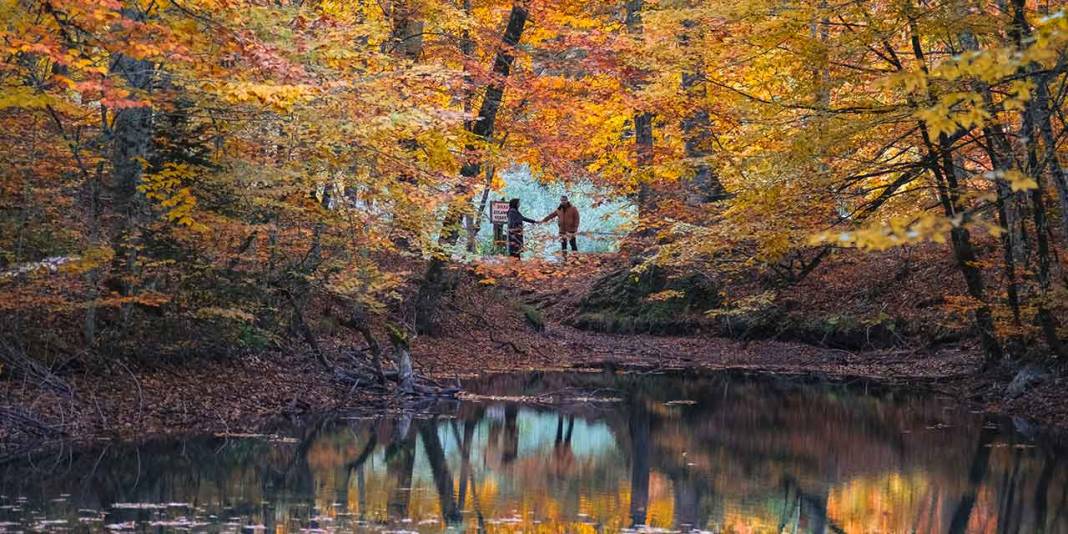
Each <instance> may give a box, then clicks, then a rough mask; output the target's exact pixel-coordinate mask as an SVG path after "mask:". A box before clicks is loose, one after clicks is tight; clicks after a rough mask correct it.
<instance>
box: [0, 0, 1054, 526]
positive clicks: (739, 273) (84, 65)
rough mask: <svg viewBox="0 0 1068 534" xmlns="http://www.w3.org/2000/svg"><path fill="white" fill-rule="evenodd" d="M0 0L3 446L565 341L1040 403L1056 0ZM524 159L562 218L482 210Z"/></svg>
mask: <svg viewBox="0 0 1068 534" xmlns="http://www.w3.org/2000/svg"><path fill="white" fill-rule="evenodd" d="M0 15H2V20H3V28H0V37H2V40H0V50H2V52H3V54H2V55H3V58H2V60H0V124H2V127H0V441H2V442H5V443H6V444H5V445H0V459H3V458H14V457H16V456H17V455H19V454H23V453H25V452H26V451H28V450H37V449H39V448H40V447H42V445H43V444H45V443H50V442H55V441H63V440H68V439H89V438H92V437H98V436H101V435H108V436H117V437H121V438H123V439H129V438H134V437H137V436H143V435H147V434H156V433H168V432H172V431H207V432H216V431H222V430H223V429H225V431H226V432H232V431H234V432H236V431H239V430H240V431H245V430H248V431H254V430H257V429H260V428H262V425H263V424H264V422H265V421H269V420H272V418H274V417H277V416H279V415H282V414H288V415H293V414H306V413H322V412H325V411H327V410H332V409H336V408H338V407H339V406H342V405H344V406H350V407H351V406H355V405H359V406H370V405H375V406H380V405H384V406H391V407H393V408H397V409H403V410H406V411H409V412H411V411H415V412H418V411H420V410H423V409H426V407H425V406H424V405H423V404H420V403H426V402H431V401H432V400H433V399H443V398H448V399H455V398H456V397H457V396H460V397H462V395H463V391H462V390H463V389H464V388H463V386H462V384H461V383H462V381H463V380H464V379H465V376H468V375H471V374H477V373H478V372H480V371H481V372H490V371H515V370H517V369H527V370H544V369H561V368H574V367H582V368H594V369H599V370H608V371H619V370H621V369H623V370H627V371H628V372H636V373H645V372H650V371H651V370H655V371H657V372H660V371H664V370H666V369H671V370H676V371H677V370H680V369H688V370H695V369H704V370H715V369H724V368H730V369H738V368H744V369H747V370H754V371H762V372H770V373H785V374H790V375H799V374H800V375H805V376H819V377H821V379H827V378H834V377H839V378H840V377H846V376H848V377H858V376H859V377H863V378H864V379H866V380H873V381H876V382H879V383H887V382H891V383H893V384H894V385H896V386H902V387H914V386H916V385H918V384H923V385H925V387H929V388H933V389H938V390H940V391H943V392H947V393H949V394H950V395H951V396H955V397H958V398H960V399H968V402H970V403H972V404H971V406H973V407H974V408H977V409H981V410H992V411H994V412H999V413H1002V414H1008V415H1019V416H1026V417H1033V418H1036V419H1037V420H1038V422H1040V423H1042V424H1043V425H1047V426H1048V427H1049V428H1050V429H1061V430H1063V429H1068V396H1066V394H1065V393H1064V392H1063V391H1061V390H1062V389H1063V387H1062V386H1059V385H1058V384H1061V376H1063V372H1064V371H1065V368H1064V366H1063V361H1064V359H1065V358H1068V313H1066V311H1068V141H1066V138H1068V115H1066V113H1068V101H1066V99H1068V6H1066V5H1064V4H1062V3H1060V2H1057V1H1049V0H1043V1H1035V0H985V1H980V0H940V1H933V0H879V1H844V0H843V1H835V0H806V1H794V2H791V1H784V0H751V1H744V2H740V1H733V0H603V1H602V0H515V1H508V2H501V1H490V0H0ZM1062 157H1064V158H1066V160H1065V161H1062V160H1061V158H1062ZM520 174H521V175H522V176H524V177H525V178H524V179H525V180H527V182H524V184H525V185H524V186H523V187H528V188H532V189H536V190H539V191H540V190H544V191H549V190H550V189H549V188H551V190H552V191H554V192H556V191H560V192H564V193H570V196H571V202H572V204H574V205H575V206H576V207H577V208H578V210H579V211H580V212H581V213H582V219H581V220H582V223H581V224H582V226H580V227H579V229H578V232H577V236H578V240H577V249H578V250H577V251H572V252H571V253H570V254H567V253H560V252H556V250H557V249H556V247H557V244H558V241H557V239H558V237H557V235H556V228H557V222H547V223H546V225H544V226H543V225H541V224H537V223H540V222H541V221H540V219H542V217H544V216H545V215H546V212H545V211H542V212H537V211H538V210H540V209H542V208H541V207H540V205H538V206H539V207H538V208H534V207H533V204H532V201H531V200H530V199H529V198H521V199H520V200H521V201H522V202H523V204H521V207H520V210H524V213H523V215H524V216H529V217H534V218H535V219H538V220H536V221H534V223H530V224H528V225H527V226H528V230H527V232H528V234H527V240H528V246H527V250H525V251H524V252H522V253H517V254H516V256H519V257H517V258H509V257H508V256H507V255H506V254H505V253H504V252H505V251H504V250H502V247H505V248H507V246H508V245H504V244H502V243H503V241H501V239H503V238H500V237H499V235H498V237H497V238H494V237H491V236H490V234H492V233H493V232H492V231H491V229H493V226H494V221H492V220H491V211H492V210H493V207H492V206H493V204H494V201H498V200H507V198H506V194H505V192H506V189H507V188H509V187H512V188H514V187H516V185H515V180H516V179H517V178H515V177H516V176H518V175H520ZM512 190H514V189H512ZM554 195H555V193H554ZM557 196H558V195H557ZM553 198H554V202H555V196H554V197H553ZM526 206H531V207H526ZM553 209H555V206H554V207H553ZM517 213H518V212H517ZM560 213H561V214H562V213H563V212H560ZM595 213H596V214H597V215H594V214H595ZM558 222H559V224H560V226H559V228H560V232H561V235H562V234H563V232H564V231H565V230H564V228H565V227H564V217H563V215H561V216H560V220H559V221H558ZM575 224H576V225H577V224H579V223H578V219H576V220H575ZM522 225H523V223H522V222H521V223H520V228H521V227H522ZM496 231H497V232H498V234H499V233H500V232H501V231H502V230H501V228H497V229H496ZM539 232H540V233H539ZM572 236H574V234H572ZM595 239H596V240H599V241H597V242H596V243H597V246H596V247H594V246H592V244H593V243H594V240H595ZM539 240H541V241H539ZM539 242H541V243H542V244H538V243H539ZM545 243H547V244H548V245H545V246H543V245H544V244H545ZM564 246H565V250H566V246H567V243H566V242H565V243H564ZM575 246H576V245H572V247H575ZM536 247H542V248H536ZM543 251H547V252H543ZM497 393H498V394H504V393H501V392H497ZM511 394H515V395H518V393H517V392H512V393H511ZM657 402H662V401H657ZM383 403H384V404H383ZM413 403H415V404H413ZM398 407H401V408H398ZM643 409H644V408H643ZM480 413H481V412H480ZM413 432H414V431H413ZM431 434H432V432H431ZM429 435H430V434H428V435H427V436H429ZM413 436H414V434H413ZM427 436H424V437H423V439H427ZM413 439H414V438H413ZM569 439H570V438H569ZM372 448H373V446H372ZM1050 469H1051V473H1052V472H1053V471H1052V469H1053V468H1052V467H1051V468H1050ZM1050 476H1052V475H1050ZM346 480H347V479H346ZM1047 482H1048V481H1047ZM450 484H451V481H450ZM798 491H800V490H798ZM940 498H941V497H940ZM0 504H2V503H0ZM825 504H826V503H825ZM968 511H969V513H971V509H969V510H968ZM824 515H826V513H825V511H824ZM969 517H970V516H969ZM1036 517H1037V516H1036ZM0 519H2V518H0ZM1017 528H1019V525H1017ZM0 530H2V529H0ZM984 531H986V530H984ZM962 532H963V531H962Z"/></svg>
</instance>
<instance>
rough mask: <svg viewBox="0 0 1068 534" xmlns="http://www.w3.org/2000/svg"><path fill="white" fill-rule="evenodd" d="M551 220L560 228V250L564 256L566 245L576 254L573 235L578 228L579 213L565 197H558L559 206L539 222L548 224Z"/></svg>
mask: <svg viewBox="0 0 1068 534" xmlns="http://www.w3.org/2000/svg"><path fill="white" fill-rule="evenodd" d="M552 219H556V224H557V225H559V227H560V250H561V251H562V252H563V253H564V254H565V255H566V254H567V245H568V243H570V244H571V250H573V251H575V252H578V243H577V242H576V240H575V234H576V233H577V232H578V227H579V211H578V208H576V207H575V206H573V205H572V204H571V202H569V201H568V200H567V195H561V196H560V205H559V206H557V208H556V209H555V210H553V212H552V213H550V214H548V215H546V216H545V218H544V219H542V220H541V222H549V221H551V220H552Z"/></svg>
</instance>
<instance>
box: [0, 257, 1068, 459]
mask: <svg viewBox="0 0 1068 534" xmlns="http://www.w3.org/2000/svg"><path fill="white" fill-rule="evenodd" d="M619 261H620V260H618V259H617V258H614V257H612V256H597V255H588V256H577V257H572V258H571V259H570V261H568V262H567V263H559V262H536V263H535V262H525V263H522V264H516V263H511V262H507V261H500V262H491V263H485V264H482V265H479V266H477V267H470V268H466V269H464V270H462V271H458V272H457V273H456V275H457V278H458V283H457V285H456V287H455V288H454V290H453V291H452V293H451V295H450V297H449V298H448V299H447V300H446V301H445V302H444V303H443V306H442V309H441V312H440V316H439V319H440V322H441V332H440V334H439V335H437V336H434V337H428V336H422V337H418V338H415V339H414V340H413V343H412V350H413V358H414V362H415V366H416V368H417V370H419V371H421V372H422V373H424V374H427V375H430V376H433V377H434V378H436V379H438V380H439V381H440V382H444V383H448V382H451V381H452V380H453V379H463V378H465V377H471V376H473V375H476V374H478V373H483V372H499V371H524V370H544V369H576V370H578V369H590V368H596V369H615V370H619V371H630V372H655V371H658V370H664V371H666V370H679V369H682V370H694V371H714V370H722V369H732V370H750V371H752V372H760V373H776V374H782V375H798V376H805V377H807V378H812V377H819V378H826V379H829V380H861V379H868V380H876V381H879V382H884V383H890V384H896V385H901V386H906V387H915V388H922V389H927V390H931V391H932V392H936V393H944V394H949V395H953V396H956V397H958V398H961V399H966V400H968V401H969V402H971V403H973V404H974V406H975V407H976V408H984V409H989V410H994V411H999V412H1004V413H1008V414H1012V415H1023V416H1027V417H1030V418H1034V419H1036V420H1038V421H1040V422H1043V423H1047V424H1050V425H1053V426H1056V427H1059V428H1062V429H1063V428H1068V411H1066V410H1065V409H1064V406H1065V405H1066V404H1068V403H1065V402H1064V401H1065V400H1066V399H1065V393H1064V388H1063V387H1062V385H1061V384H1060V382H1059V379H1050V380H1048V381H1046V382H1045V383H1043V384H1040V385H1039V386H1037V387H1035V388H1033V389H1031V390H1029V391H1028V392H1027V393H1025V394H1024V395H1023V396H1021V397H1019V398H1017V399H1015V400H1012V401H1007V400H1005V396H1004V394H1003V391H1004V388H1005V385H1006V384H1007V382H1008V381H1009V380H1010V379H1011V371H1010V370H1005V371H1001V372H995V373H986V374H982V375H979V374H977V370H978V369H979V366H980V365H981V364H982V357H981V354H980V351H978V350H977V349H976V348H975V347H973V346H969V345H967V344H965V345H943V346H941V347H938V348H923V347H922V346H921V347H919V348H907V347H896V348H888V349H883V350H861V351H847V350H841V349H833V348H824V347H818V346H814V345H808V344H802V343H797V342H788V341H778V340H772V339H762V340H761V339H751V340H738V339H730V338H726V337H720V336H717V335H715V333H696V334H693V335H685V336H654V335H649V334H607V333H597V332H590V331H583V330H579V329H576V328H574V327H572V326H568V325H567V324H565V323H566V322H567V318H568V317H569V316H570V315H571V314H573V313H574V308H575V306H576V303H577V302H578V301H579V300H580V299H581V297H582V296H583V295H585V294H586V293H587V292H588V291H590V288H591V287H592V286H593V284H594V281H595V280H596V279H597V278H598V277H599V276H602V275H604V274H605V273H608V272H611V271H612V270H616V269H619V268H620V263H619ZM845 265H846V266H845V267H840V268H848V266H849V263H848V262H846V264H845ZM869 268H870V267H869ZM812 283H819V280H814V281H813V282H812ZM824 287H828V286H827V285H826V284H825V285H824ZM854 289H855V288H854ZM828 291H834V289H833V288H829V289H828ZM842 291H845V292H847V293H848V291H846V290H845V289H842ZM850 291H853V290H850ZM916 298H919V296H916ZM838 302H839V305H840V307H842V306H851V307H854V308H857V307H858V306H859V304H858V303H850V302H849V301H848V300H843V299H840V300H839V301H838ZM858 302H859V300H858ZM824 304H825V302H824V301H823V300H822V299H815V300H814V301H813V303H812V304H811V306H813V308H814V309H816V308H818V307H819V306H822V305H824ZM840 311H843V312H844V311H846V310H840ZM854 311H856V312H857V313H860V311H863V310H860V311H857V310H854ZM382 337H383V338H384V337H385V336H384V334H383V335H382ZM322 344H323V347H324V350H325V351H326V352H328V353H329V354H330V355H331V357H334V358H341V357H343V356H342V355H344V354H347V350H348V349H350V348H351V347H355V346H359V345H361V344H362V340H359V339H348V338H344V337H340V336H337V337H329V338H324V339H323V340H322ZM290 349H291V350H287V351H280V352H261V353H247V354H243V355H238V356H229V357H227V358H200V359H197V360H192V361H189V362H188V363H182V364H159V365H146V364H137V365H133V366H130V365H125V364H117V363H116V364H112V365H110V366H107V367H103V368H97V369H94V370H92V371H89V370H82V371H79V372H68V373H66V374H65V375H64V377H63V378H64V379H65V380H66V381H67V383H68V384H69V385H70V387H71V391H72V394H70V395H66V394H63V393H60V392H57V391H54V390H49V389H47V388H43V387H42V386H40V385H38V384H36V383H34V382H32V381H25V380H23V381H19V380H5V381H0V398H4V399H8V400H7V403H8V406H4V407H2V408H3V409H4V410H6V412H5V413H8V414H9V415H10V414H11V413H15V414H20V415H22V416H25V417H24V418H23V419H22V420H21V423H19V424H13V418H12V417H10V416H6V417H5V418H4V422H3V424H2V425H0V438H2V439H0V443H4V444H5V445H4V448H5V449H6V450H5V451H4V452H5V453H7V454H10V453H13V452H16V451H18V447H19V446H23V445H25V446H31V447H32V446H39V445H40V444H42V443H44V442H48V441H54V440H63V439H72V438H73V439H92V438H120V439H138V438H141V437H144V436H146V435H151V434H160V433H186V432H215V433H241V432H254V431H257V430H259V429H262V428H264V427H265V425H268V424H269V423H270V422H271V421H274V420H277V419H278V418H284V417H299V416H301V415H302V414H309V413H313V412H320V411H328V410H334V409H340V408H357V409H359V408H367V407H375V408H376V409H380V408H381V407H382V406H386V407H390V408H393V409H403V404H402V403H401V402H400V401H399V400H398V399H396V398H393V397H388V398H383V397H381V396H377V395H372V394H370V393H369V392H368V391H366V390H365V389H364V388H361V387H359V386H358V385H357V386H356V387H353V386H352V385H350V384H339V383H338V382H336V381H335V380H333V378H332V376H331V374H330V373H328V372H326V371H325V370H324V369H323V368H321V367H320V366H319V365H317V364H316V363H315V361H314V359H313V358H312V357H311V356H310V355H309V354H307V350H306V348H305V347H303V346H301V345H300V344H299V342H298V341H296V340H294V341H293V344H292V345H291V347H290ZM26 418H29V420H30V421H33V422H32V423H31V422H27V421H26ZM37 423H39V426H35V424H37Z"/></svg>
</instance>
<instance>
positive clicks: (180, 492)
mask: <svg viewBox="0 0 1068 534" xmlns="http://www.w3.org/2000/svg"><path fill="white" fill-rule="evenodd" d="M580 383H581V384H585V385H584V386H582V387H586V388H588V389H589V390H592V389H605V390H611V391H612V393H611V394H612V395H613V396H619V397H622V398H624V399H626V400H625V402H622V403H618V404H606V403H585V404H576V405H568V406H563V407H554V408H552V409H550V408H543V407H537V408H535V407H519V406H517V405H514V404H513V405H511V406H507V407H503V406H502V407H501V411H500V412H496V413H498V414H499V415H497V416H496V417H488V414H487V411H488V412H490V413H494V412H493V410H487V407H486V406H485V405H480V404H465V405H463V406H461V407H460V408H459V409H458V411H457V412H456V418H455V419H451V420H448V421H446V420H442V419H435V420H420V421H419V422H417V423H415V424H414V425H413V424H412V421H411V418H410V416H397V417H395V418H383V419H382V420H381V421H380V422H379V423H377V424H372V423H371V422H370V421H366V422H362V423H353V422H343V421H337V420H322V421H320V422H317V423H315V424H311V425H307V426H304V427H302V428H298V429H295V430H294V431H293V432H291V434H290V436H292V439H291V440H286V441H285V442H267V441H263V440H225V439H222V438H213V437H207V438H198V439H190V440H181V441H160V442H149V443H145V444H143V445H141V446H140V447H138V448H131V447H121V446H115V447H112V448H110V449H104V450H103V451H100V450H97V451H85V452H75V453H73V454H70V455H69V456H66V455H65V456H64V457H62V458H60V459H59V460H56V459H55V458H53V459H50V461H48V462H41V461H38V462H36V463H34V464H33V467H29V466H27V465H22V466H14V465H7V466H0V494H6V495H27V496H30V497H31V498H33V499H36V500H38V501H40V502H47V501H48V500H49V499H51V498H53V497H55V496H56V495H58V494H60V493H74V495H72V497H71V503H70V504H69V505H59V504H57V505H54V506H57V507H58V506H70V508H71V510H72V512H71V513H76V510H77V508H79V507H82V508H100V507H102V506H105V505H107V504H108V503H111V502H116V501H129V502H161V501H163V502H166V501H179V502H194V503H197V504H200V505H202V506H203V507H204V509H205V510H212V512H210V513H218V516H219V517H229V516H225V515H223V514H224V513H225V514H233V515H240V516H243V517H245V518H247V521H248V522H251V523H262V524H264V525H265V526H267V527H268V528H269V529H273V528H274V527H275V526H281V524H282V523H283V522H286V521H306V520H307V518H308V517H309V516H310V515H311V514H312V513H313V511H314V514H316V515H329V514H330V513H333V512H334V511H336V512H337V516H338V517H337V518H336V520H337V521H338V523H335V525H336V526H340V525H342V521H343V520H344V518H343V517H342V516H344V512H346V509H345V506H346V505H347V504H351V506H352V509H353V511H355V509H356V508H358V509H359V511H360V515H359V519H366V520H369V521H400V520H403V519H408V518H411V519H418V520H427V519H431V520H435V519H436V520H443V521H444V522H445V523H446V524H448V525H456V524H459V523H461V522H462V521H463V518H464V517H469V518H472V519H471V523H472V524H469V525H468V528H478V529H480V530H484V529H485V528H486V522H485V521H484V519H491V518H495V517H497V518H499V517H502V516H510V515H511V514H513V513H514V511H515V510H520V511H531V510H535V511H537V513H538V514H549V515H551V516H552V518H556V519H558V520H559V521H562V522H567V521H572V522H577V521H580V520H585V519H584V518H586V517H587V516H585V515H583V516H580V513H581V514H589V517H590V520H591V521H595V522H598V523H600V526H601V527H602V528H603V529H604V530H608V531H611V530H616V529H619V528H622V527H625V526H628V525H636V524H648V523H651V522H652V523H656V524H655V525H654V526H658V527H670V526H674V527H675V528H678V529H679V530H687V529H690V528H709V527H710V526H711V527H712V528H711V529H712V530H716V529H718V528H722V527H723V526H724V525H729V524H730V521H732V517H734V518H737V516H736V515H734V516H732V514H739V513H741V514H744V515H746V517H747V520H748V519H752V518H753V517H759V518H761V519H760V521H762V522H758V523H754V525H756V526H754V527H752V528H755V529H756V530H761V529H764V528H766V529H767V530H775V529H776V527H778V529H779V530H783V529H785V530H786V531H794V530H796V531H798V532H813V531H815V532H842V531H848V532H854V531H904V530H908V529H909V528H911V529H912V530H913V531H929V532H940V531H946V530H947V529H949V530H950V531H954V532H964V531H967V530H968V529H970V528H971V529H974V528H977V526H982V525H986V526H987V527H982V528H990V529H994V528H996V529H998V530H999V531H1003V532H1060V531H1065V527H1066V521H1068V518H1065V517H1064V514H1065V513H1068V512H1065V509H1066V506H1065V500H1066V499H1068V488H1066V487H1065V485H1066V484H1068V473H1066V469H1065V467H1066V466H1065V462H1061V461H1059V460H1060V458H1061V455H1062V454H1063V451H1054V450H1049V449H1029V448H1016V447H1013V445H1015V443H1014V442H1009V443H1005V442H1004V439H1005V438H1004V437H1002V436H1003V435H1004V434H1003V433H1002V432H1001V431H1000V429H998V428H996V427H995V426H994V425H992V424H987V425H985V426H984V425H982V424H981V423H972V422H968V421H959V420H956V419H957V418H955V417H953V415H952V413H953V412H947V411H945V410H944V403H941V402H929V401H916V400H914V399H908V398H901V397H897V396H889V397H876V396H867V395H863V394H855V393H853V392H850V391H847V390H844V389H842V388H838V389H834V388H830V389H828V388H819V389H816V388H806V387H799V386H796V385H790V384H779V383H773V382H772V383H768V382H762V381H755V380H749V379H737V378H735V379H730V380H726V379H722V378H717V379H685V380H662V381H661V380H659V379H656V378H649V377H643V378H634V377H624V378H620V377H612V376H601V375H598V376H585V377H582V378H581V381H580V380H579V379H577V378H575V377H574V376H570V377H563V378H558V377H554V376H552V375H544V376H542V377H540V378H538V379H536V380H531V379H530V378H529V377H527V378H523V379H521V380H518V381H516V380H513V381H511V382H509V383H507V384H505V385H504V386H502V388H503V391H501V390H498V391H493V390H492V388H490V389H488V390H484V391H485V392H486V393H489V394H516V395H524V394H528V395H529V394H537V393H540V392H543V391H563V390H567V389H569V388H576V387H579V386H578V384H580ZM512 388H519V389H512ZM676 399H692V400H695V401H697V404H695V405H669V404H666V401H669V400H676ZM987 423H992V422H991V421H988V422H987ZM939 424H949V425H953V426H952V427H951V428H949V429H945V428H943V427H941V426H938V425H939ZM590 425H596V426H599V428H601V429H602V430H601V431H602V432H604V434H603V435H602V436H601V438H602V439H606V440H607V441H608V443H609V445H607V446H606V447H605V446H601V445H598V447H603V448H596V449H594V450H593V451H592V452H591V445H590V442H589V439H588V438H589V432H590V428H591V426H590ZM413 427H414V428H413ZM534 439H537V440H539V441H538V443H539V444H540V448H537V447H534V445H533V441H532V440H534ZM613 439H614V443H612V440H613ZM453 440H455V447H454V446H453V443H452V442H453ZM521 441H522V442H521ZM420 442H421V443H420ZM598 443H600V442H598ZM520 450H522V451H524V453H523V456H521V457H520V456H519V451H520ZM420 453H425V456H426V458H427V462H426V463H424V462H423V461H422V460H421V459H420V460H418V462H417V461H416V456H417V455H418V456H422V454H420ZM49 465H52V466H60V467H56V468H54V469H53V470H51V471H49V470H47V468H44V469H43V468H42V466H49ZM42 469H43V470H42ZM661 481H663V482H665V483H661ZM668 481H669V482H670V484H667V483H666V482H668ZM413 484H414V485H415V486H417V488H415V489H416V490H417V491H416V492H415V493H413V492H412V489H413V488H412V486H413ZM891 485H894V486H895V487H898V488H899V489H896V490H893V491H897V492H898V493H893V492H892V491H891V490H889V489H887V488H888V487H889V486H891ZM72 488H78V489H76V490H74V491H72ZM350 492H358V496H357V495H355V493H353V497H352V500H351V501H350V497H349V496H350ZM265 501H266V502H267V503H268V504H261V503H263V502H265ZM338 501H340V502H339V503H338V504H339V505H340V506H338V507H332V506H331V505H332V504H333V503H335V502H338ZM317 503H318V505H317ZM740 503H744V508H739V506H741V505H742V504H740ZM843 503H845V504H843ZM228 504H233V505H234V506H235V507H234V508H233V509H232V511H231V510H230V509H226V511H225V512H218V511H219V510H222V508H221V507H222V506H223V505H228ZM739 510H742V511H741V512H739ZM465 512H466V513H465ZM483 513H484V514H485V518H484V517H483ZM884 515H885V516H893V517H894V518H897V519H894V521H893V522H889V523H873V521H878V520H884V521H889V520H888V519H885V518H884V519H878V518H879V517H882V516H884ZM523 517H524V521H525V520H526V518H527V516H525V515H524V516H523ZM580 517H581V518H583V519H580ZM438 518H440V519H438ZM543 519H545V520H546V522H547V524H546V526H549V520H550V519H551V518H545V517H543ZM416 524H417V523H416ZM568 524H570V523H568ZM568 524H560V525H556V528H559V529H563V530H567V529H568V528H569V527H568V526H567V525H568ZM873 525H875V526H873ZM440 526H443V525H437V527H440ZM526 527H530V528H531V529H533V525H524V530H526ZM880 527H881V528H880Z"/></svg>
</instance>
